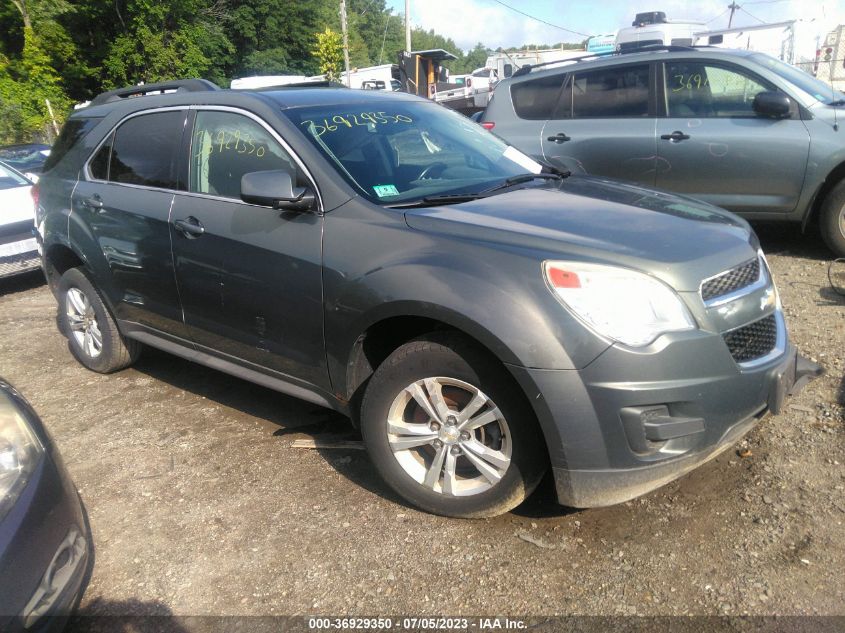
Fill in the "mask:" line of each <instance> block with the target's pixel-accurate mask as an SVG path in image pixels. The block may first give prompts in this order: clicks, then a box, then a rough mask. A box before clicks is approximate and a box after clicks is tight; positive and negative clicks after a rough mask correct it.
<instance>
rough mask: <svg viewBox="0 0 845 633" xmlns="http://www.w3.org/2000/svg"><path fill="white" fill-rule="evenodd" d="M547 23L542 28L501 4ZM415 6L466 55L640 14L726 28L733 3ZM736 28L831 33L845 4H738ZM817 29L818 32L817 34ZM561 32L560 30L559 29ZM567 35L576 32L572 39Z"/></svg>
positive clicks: (419, 22) (490, 0)
mask: <svg viewBox="0 0 845 633" xmlns="http://www.w3.org/2000/svg"><path fill="white" fill-rule="evenodd" d="M502 2H504V4H506V5H510V6H511V7H514V8H516V9H519V10H520V11H523V12H524V13H528V14H530V15H531V16H534V17H536V18H539V19H540V20H544V21H545V22H548V23H550V24H552V25H554V26H550V25H548V24H544V23H543V22H541V21H539V20H534V19H531V18H528V17H525V16H524V15H520V14H519V13H517V12H516V11H514V10H512V9H510V8H507V7H506V6H504V5H503V4H502ZM502 2H499V1H498V0H411V23H412V24H413V25H414V26H419V27H422V28H424V29H434V30H435V31H436V32H437V33H439V34H440V35H443V36H445V37H450V38H452V39H453V40H454V41H455V43H457V45H458V46H459V47H461V48H462V49H464V50H468V49H470V48H472V47H473V46H475V44H476V43H477V42H479V41H481V42H483V43H484V44H485V45H486V46H487V47H488V48H497V47H499V46H502V47H505V48H507V47H509V46H521V45H523V44H526V43H536V44H554V43H556V42H580V41H582V40H584V39H585V35H597V34H604V33H615V32H616V31H617V30H619V29H620V28H622V27H625V26H630V25H631V22H632V21H633V19H634V15H635V14H636V13H643V12H646V11H663V12H665V13H666V17H667V18H669V19H670V20H690V21H696V22H706V23H707V25H708V27H709V28H711V29H718V28H727V26H728V18H729V16H730V9H728V5H729V4H730V1H729V0H699V1H698V2H684V1H683V0H635V1H633V2H626V1H624V0H592V1H589V0H568V1H563V0H557V1H553V0H531V1H530V2H526V1H524V0H502ZM387 4H388V6H389V7H391V8H392V9H393V10H394V13H397V14H403V15H404V13H405V2H404V0H388V3H387ZM737 4H739V5H740V6H741V8H740V9H739V10H738V11H736V12H735V14H734V18H733V24H732V26H735V27H736V26H751V25H755V24H762V23H764V22H781V21H785V20H794V19H801V20H807V21H813V23H812V27H813V28H814V29H815V30H818V31H819V32H822V31H824V32H827V31H829V30H831V29H832V28H833V27H835V26H836V25H837V24H843V23H845V0H823V1H813V0H749V1H748V2H741V0H739V1H738V2H737ZM816 25H819V26H820V28H818V29H816V28H815V27H816ZM556 27H562V28H556ZM563 29H571V30H572V31H576V33H572V32H569V31H565V30H563Z"/></svg>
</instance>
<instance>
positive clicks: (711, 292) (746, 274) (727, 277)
mask: <svg viewBox="0 0 845 633" xmlns="http://www.w3.org/2000/svg"><path fill="white" fill-rule="evenodd" d="M759 278H760V258H759V257H755V258H754V259H752V260H751V261H747V262H745V263H744V264H740V265H739V266H737V267H736V268H731V269H730V270H726V271H725V272H723V273H721V274H720V275H716V276H715V277H712V278H710V279H708V280H707V281H705V282H704V283H702V284H701V298H702V299H704V300H705V301H710V300H711V299H715V298H716V297H721V296H724V295H727V294H730V293H732V292H734V291H735V290H739V289H740V288H745V287H746V286H750V285H751V284H753V283H754V282H755V281H757V280H758V279H759Z"/></svg>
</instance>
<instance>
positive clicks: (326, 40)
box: [314, 27, 343, 81]
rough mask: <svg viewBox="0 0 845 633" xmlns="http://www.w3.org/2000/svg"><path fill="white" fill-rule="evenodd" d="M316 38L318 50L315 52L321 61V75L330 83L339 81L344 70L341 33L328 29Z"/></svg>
mask: <svg viewBox="0 0 845 633" xmlns="http://www.w3.org/2000/svg"><path fill="white" fill-rule="evenodd" d="M315 37H316V39H317V48H316V49H315V50H314V56H315V57H316V58H317V59H318V60H319V63H320V73H321V74H323V75H325V76H326V79H328V80H329V81H337V80H338V78H339V77H340V72H341V70H342V69H343V39H342V38H341V35H340V33H338V32H336V31H332V30H331V29H330V28H328V27H326V30H325V31H323V32H322V33H317V34H316V35H315Z"/></svg>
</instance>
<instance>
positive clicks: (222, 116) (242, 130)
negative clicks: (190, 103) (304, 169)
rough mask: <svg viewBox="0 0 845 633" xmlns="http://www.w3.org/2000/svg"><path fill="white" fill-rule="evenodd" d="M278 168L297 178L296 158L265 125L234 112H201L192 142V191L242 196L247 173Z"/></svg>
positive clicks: (225, 195)
mask: <svg viewBox="0 0 845 633" xmlns="http://www.w3.org/2000/svg"><path fill="white" fill-rule="evenodd" d="M278 169H282V170H285V171H287V172H288V173H290V175H291V179H292V180H293V182H296V181H297V178H296V176H297V170H296V166H295V163H294V161H293V159H292V158H291V157H290V155H289V154H288V153H287V152H286V151H285V150H284V148H282V146H281V145H279V143H278V142H277V141H276V140H275V139H274V138H273V137H272V136H271V135H270V133H269V132H267V130H266V129H264V128H263V127H262V126H261V125H259V124H258V123H256V122H255V121H253V120H252V119H250V118H248V117H245V116H243V115H240V114H234V113H232V112H214V111H205V112H203V111H200V112H198V113H197V118H196V123H195V125H194V135H193V141H192V143H191V183H190V190H191V191H193V192H195V193H207V194H211V195H215V196H222V197H224V198H236V199H239V198H240V197H241V177H242V176H243V175H244V174H248V173H250V172H254V171H271V170H278Z"/></svg>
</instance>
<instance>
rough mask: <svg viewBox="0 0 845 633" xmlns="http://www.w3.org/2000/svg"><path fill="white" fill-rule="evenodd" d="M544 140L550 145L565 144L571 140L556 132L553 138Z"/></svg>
mask: <svg viewBox="0 0 845 633" xmlns="http://www.w3.org/2000/svg"><path fill="white" fill-rule="evenodd" d="M546 140H547V141H551V142H552V143H566V141H571V140H572V138H571V137H569V136H567V135H566V134H564V133H563V132H558V133H557V134H555V135H554V136H550V137H548V138H547V139H546Z"/></svg>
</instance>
